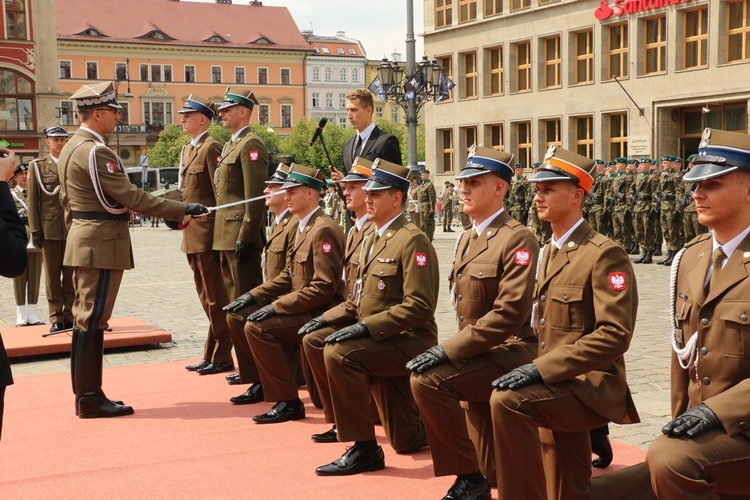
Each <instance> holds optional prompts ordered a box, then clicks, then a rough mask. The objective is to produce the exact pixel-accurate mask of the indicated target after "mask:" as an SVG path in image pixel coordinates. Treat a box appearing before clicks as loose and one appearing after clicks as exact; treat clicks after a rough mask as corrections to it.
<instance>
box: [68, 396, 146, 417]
mask: <svg viewBox="0 0 750 500" xmlns="http://www.w3.org/2000/svg"><path fill="white" fill-rule="evenodd" d="M133 413H135V412H134V411H133V408H132V407H131V406H127V405H121V404H116V403H115V402H114V401H110V400H109V399H107V398H106V396H104V395H103V394H100V395H94V396H81V398H80V399H79V400H78V417H79V418H109V417H123V416H125V415H132V414H133Z"/></svg>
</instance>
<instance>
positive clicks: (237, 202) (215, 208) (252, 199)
mask: <svg viewBox="0 0 750 500" xmlns="http://www.w3.org/2000/svg"><path fill="white" fill-rule="evenodd" d="M284 193H286V189H279V190H278V191H276V192H274V193H269V194H264V195H263V196H256V197H255V198H248V199H246V200H240V201H233V202H232V203H225V204H223V205H217V206H215V207H208V211H209V212H215V211H217V210H221V209H222V208H229V207H235V206H237V205H244V204H245V203H250V202H251V201H258V200H265V199H266V198H270V197H272V196H278V195H280V194H284Z"/></svg>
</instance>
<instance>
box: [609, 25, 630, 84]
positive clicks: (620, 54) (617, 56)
mask: <svg viewBox="0 0 750 500" xmlns="http://www.w3.org/2000/svg"><path fill="white" fill-rule="evenodd" d="M607 32H608V35H609V52H608V54H609V71H608V72H607V75H606V78H607V79H610V78H612V77H618V78H623V77H627V76H628V24H627V23H623V24H616V25H614V26H610V27H609V28H608V30H607Z"/></svg>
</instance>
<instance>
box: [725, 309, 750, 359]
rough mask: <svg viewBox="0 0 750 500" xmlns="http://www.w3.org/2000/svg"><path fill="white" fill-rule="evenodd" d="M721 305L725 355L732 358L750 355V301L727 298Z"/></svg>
mask: <svg viewBox="0 0 750 500" xmlns="http://www.w3.org/2000/svg"><path fill="white" fill-rule="evenodd" d="M720 307H721V310H720V312H719V319H720V320H721V323H722V325H723V328H724V342H725V348H726V353H725V355H726V356H728V357H732V358H747V357H750V323H748V314H749V313H748V302H747V301H740V300H725V301H723V302H722V304H721V306H720Z"/></svg>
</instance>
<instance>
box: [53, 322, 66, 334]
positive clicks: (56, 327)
mask: <svg viewBox="0 0 750 500" xmlns="http://www.w3.org/2000/svg"><path fill="white" fill-rule="evenodd" d="M60 330H65V324H64V323H52V326H51V327H49V332H50V333H55V332H59V331H60Z"/></svg>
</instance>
